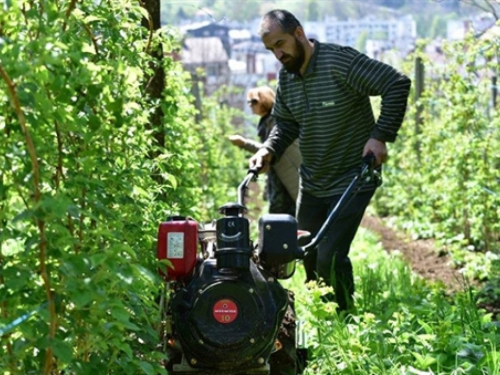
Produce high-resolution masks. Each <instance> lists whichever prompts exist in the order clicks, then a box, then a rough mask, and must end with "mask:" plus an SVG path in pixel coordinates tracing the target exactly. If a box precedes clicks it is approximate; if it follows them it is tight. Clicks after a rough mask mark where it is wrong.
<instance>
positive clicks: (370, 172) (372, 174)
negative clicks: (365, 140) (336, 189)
mask: <svg viewBox="0 0 500 375" xmlns="http://www.w3.org/2000/svg"><path fill="white" fill-rule="evenodd" d="M375 160H376V159H375V155H373V154H372V153H369V154H367V155H365V156H363V159H362V164H361V169H360V171H359V172H358V173H357V174H356V175H355V176H354V177H353V179H352V181H351V183H350V184H349V186H348V187H347V189H346V190H345V191H344V193H343V194H342V196H341V197H340V199H339V201H338V202H337V204H336V206H335V207H334V208H333V210H332V211H331V212H330V214H329V215H328V218H327V219H326V221H325V222H324V223H323V225H322V226H321V228H320V230H319V231H318V233H317V234H316V236H315V237H314V238H313V239H312V240H311V242H309V243H308V244H307V245H305V246H303V247H302V251H301V253H302V255H303V256H305V253H307V252H308V251H309V250H311V249H314V248H315V247H317V246H318V245H319V243H320V242H321V240H322V239H323V237H324V236H325V234H326V232H327V230H328V229H329V228H330V225H332V223H333V222H334V221H335V220H336V219H337V218H338V216H339V215H340V213H341V212H342V210H343V209H344V207H345V206H346V205H347V204H348V203H349V202H350V201H351V199H352V198H354V196H355V195H356V194H357V193H358V192H359V190H360V189H361V187H363V186H364V185H365V184H366V183H368V182H370V181H373V180H374V181H375V186H376V187H378V186H379V185H380V183H381V178H380V175H379V174H378V172H377V171H375V169H374V166H375ZM363 179H364V183H363V185H361V186H358V185H359V183H360V180H363Z"/></svg>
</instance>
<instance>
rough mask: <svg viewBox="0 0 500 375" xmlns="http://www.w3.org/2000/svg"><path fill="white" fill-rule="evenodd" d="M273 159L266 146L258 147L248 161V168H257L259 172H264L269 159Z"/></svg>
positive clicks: (269, 161) (269, 163) (268, 164)
mask: <svg viewBox="0 0 500 375" xmlns="http://www.w3.org/2000/svg"><path fill="white" fill-rule="evenodd" d="M272 160H273V154H272V152H271V151H269V150H268V149H267V148H259V151H257V152H256V153H255V154H254V155H253V156H252V157H251V158H250V160H249V161H248V165H249V167H250V169H257V170H258V171H259V173H265V172H267V171H268V169H269V166H270V165H271V161H272Z"/></svg>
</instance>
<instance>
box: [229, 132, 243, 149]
mask: <svg viewBox="0 0 500 375" xmlns="http://www.w3.org/2000/svg"><path fill="white" fill-rule="evenodd" d="M227 138H228V139H229V140H230V141H231V143H232V144H233V145H235V146H238V147H243V146H244V145H245V137H242V136H241V135H238V134H235V135H230V136H228V137H227Z"/></svg>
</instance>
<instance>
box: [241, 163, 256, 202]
mask: <svg viewBox="0 0 500 375" xmlns="http://www.w3.org/2000/svg"><path fill="white" fill-rule="evenodd" d="M258 174H259V170H258V169H256V168H252V169H249V170H248V173H247V175H246V177H245V178H244V179H243V181H242V182H241V184H240V186H238V203H239V204H240V205H242V206H245V190H246V189H247V188H248V185H249V184H250V182H251V181H253V180H255V179H256V178H257V175H258Z"/></svg>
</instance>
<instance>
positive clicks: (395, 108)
mask: <svg viewBox="0 0 500 375" xmlns="http://www.w3.org/2000/svg"><path fill="white" fill-rule="evenodd" d="M347 83H348V84H349V85H350V86H351V87H352V88H353V89H354V90H356V91H357V92H360V93H362V94H365V95H369V96H381V97H382V106H381V110H380V116H379V118H378V120H377V123H376V124H375V128H374V129H373V132H372V134H371V137H372V138H374V139H377V140H379V141H382V142H394V140H395V139H396V136H397V133H398V130H399V128H400V127H401V124H402V123H403V119H404V116H405V112H406V105H407V102H408V95H409V94H410V86H411V80H410V79H409V78H408V77H407V76H405V75H404V74H402V73H401V72H399V71H397V70H396V69H394V68H393V67H392V66H390V65H387V64H385V63H382V62H380V61H377V60H374V59H370V58H369V57H368V56H366V55H363V54H358V55H357V56H355V57H354V59H353V60H352V63H351V66H350V68H349V72H348V74H347Z"/></svg>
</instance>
